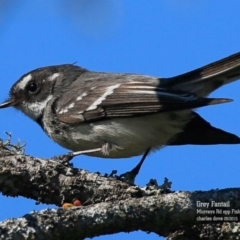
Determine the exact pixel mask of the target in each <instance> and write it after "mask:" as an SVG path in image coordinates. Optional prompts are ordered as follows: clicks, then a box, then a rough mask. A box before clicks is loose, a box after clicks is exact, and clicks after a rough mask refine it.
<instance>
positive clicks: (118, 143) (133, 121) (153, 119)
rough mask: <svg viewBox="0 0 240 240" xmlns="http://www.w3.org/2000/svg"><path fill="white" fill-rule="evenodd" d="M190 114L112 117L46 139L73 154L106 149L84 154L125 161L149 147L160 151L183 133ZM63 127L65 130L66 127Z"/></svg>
mask: <svg viewBox="0 0 240 240" xmlns="http://www.w3.org/2000/svg"><path fill="white" fill-rule="evenodd" d="M190 119H191V111H189V110H184V111H176V112H164V113H158V114H152V115H147V116H142V117H132V118H114V119H109V120H104V121H98V122H94V123H88V124H79V125H77V126H71V127H69V128H68V129H67V130H64V131H63V130H62V131H60V133H59V134H57V135H56V134H51V133H50V134H49V132H48V134H49V136H50V137H51V138H52V139H53V140H54V141H56V142H57V143H59V144H60V145H61V146H63V147H65V148H68V149H70V150H72V151H84V150H89V149H95V148H101V147H103V146H104V145H105V144H108V146H109V152H108V153H106V152H103V151H98V152H93V153H87V155H90V156H96V157H103V158H127V157H132V156H137V155H141V154H143V153H144V152H145V151H146V150H147V149H148V148H151V149H153V150H154V149H159V148H161V147H162V146H164V145H166V144H167V143H169V142H170V141H171V140H172V139H174V136H176V134H178V133H180V132H181V131H182V130H183V127H184V126H185V124H186V123H187V122H188V121H189V120H190ZM65 128H66V127H65Z"/></svg>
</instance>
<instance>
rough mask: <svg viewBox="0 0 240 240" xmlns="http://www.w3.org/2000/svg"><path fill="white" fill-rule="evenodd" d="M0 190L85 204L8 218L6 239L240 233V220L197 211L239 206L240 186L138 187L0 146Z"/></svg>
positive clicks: (3, 230)
mask: <svg viewBox="0 0 240 240" xmlns="http://www.w3.org/2000/svg"><path fill="white" fill-rule="evenodd" d="M0 191H1V192H2V193H3V194H4V195H8V196H18V195H21V196H23V197H26V198H32V199H34V200H36V201H39V202H42V203H48V204H56V205H57V206H60V205H61V204H62V203H63V202H66V201H71V200H72V199H73V198H78V199H79V200H81V202H82V203H85V204H84V206H81V207H74V208H70V209H67V210H64V209H61V208H59V209H53V210H44V211H40V212H33V213H30V214H27V215H25V216H24V217H22V218H19V219H11V220H6V221H4V222H2V223H0V235H1V236H2V237H4V239H26V238H29V239H46V238H47V239H58V238H59V236H61V239H83V238H86V237H94V236H99V235H103V234H113V233H117V232H130V231H134V230H142V231H145V232H155V233H156V234H159V235H161V236H165V237H167V236H168V237H169V239H200V237H201V239H204V238H205V239H217V238H218V239H230V237H231V239H236V238H235V237H237V236H238V237H239V235H240V233H239V232H240V226H239V225H240V223H235V222H231V223H228V222H223V221H220V222H217V223H215V222H214V221H210V222H206V221H203V222H202V221H199V220H197V217H198V215H197V214H196V213H197V210H198V209H199V207H198V206H197V202H198V201H199V202H211V201H216V202H227V201H231V209H236V210H237V209H240V201H239V199H240V189H225V190H211V191H206V192H202V191H198V192H192V193H191V192H176V193H168V194H163V193H162V190H161V188H159V187H157V186H147V187H144V188H140V187H138V186H133V185H130V184H127V183H124V182H122V181H119V180H117V179H115V178H110V177H104V176H101V175H100V174H98V173H90V172H88V171H85V170H82V169H76V168H72V167H71V165H68V164H67V165H66V164H65V165H64V164H62V163H60V162H58V161H56V158H54V159H51V160H46V159H40V158H34V157H31V156H26V155H23V154H14V153H12V152H10V151H9V150H8V149H6V147H4V146H2V147H1V146H0ZM213 208H214V207H212V209H213ZM209 209H211V208H209ZM219 216H223V217H224V216H225V215H224V214H222V215H219ZM237 216H238V215H236V217H237ZM239 219H240V218H239ZM237 221H238V220H237Z"/></svg>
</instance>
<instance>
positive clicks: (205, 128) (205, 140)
mask: <svg viewBox="0 0 240 240" xmlns="http://www.w3.org/2000/svg"><path fill="white" fill-rule="evenodd" d="M192 114H193V115H192V119H191V120H190V121H189V122H188V123H187V124H186V126H185V127H184V129H183V131H182V132H181V133H179V134H178V135H177V136H176V137H174V139H172V141H171V142H170V143H169V144H168V145H185V144H193V145H212V144H240V138H239V137H238V136H236V135H234V134H232V133H229V132H226V131H223V130H222V129H219V128H215V127H213V126H212V125H211V124H210V123H208V122H207V121H206V120H204V119H203V118H202V117H200V116H199V115H198V114H197V113H195V112H193V113H192Z"/></svg>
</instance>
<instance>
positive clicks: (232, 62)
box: [161, 52, 240, 97]
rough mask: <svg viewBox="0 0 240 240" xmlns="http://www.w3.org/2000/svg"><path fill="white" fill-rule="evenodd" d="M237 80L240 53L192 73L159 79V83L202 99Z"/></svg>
mask: <svg viewBox="0 0 240 240" xmlns="http://www.w3.org/2000/svg"><path fill="white" fill-rule="evenodd" d="M239 78H240V52H238V53H236V54H233V55H231V56H229V57H226V58H223V59H221V60H219V61H216V62H213V63H210V64H208V65H206V66H204V67H201V68H198V69H195V70H193V71H190V72H187V73H184V74H181V75H178V76H175V77H171V78H165V79H161V83H162V84H163V85H164V87H168V88H172V89H176V90H182V91H186V92H191V93H195V94H196V95H197V96H201V97H204V96H207V95H209V94H210V93H211V92H213V91H214V90H216V89H217V88H219V87H221V86H222V85H225V84H228V83H231V82H233V81H236V80H237V79H239ZM163 85H162V86H163Z"/></svg>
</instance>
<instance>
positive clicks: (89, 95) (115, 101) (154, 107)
mask: <svg viewBox="0 0 240 240" xmlns="http://www.w3.org/2000/svg"><path fill="white" fill-rule="evenodd" d="M124 76H126V75H124ZM124 76H123V77H124ZM127 77H128V78H129V75H128V76H127ZM118 78H119V76H118ZM93 82H94V83H95V85H93V86H91V87H90V86H89V87H88V88H86V87H85V88H84V89H81V92H78V91H77V90H76V91H72V94H71V95H70V96H68V95H69V94H68V93H65V94H62V96H61V97H60V98H59V99H58V100H57V101H56V114H57V117H58V119H59V120H60V121H62V122H65V123H79V122H91V121H97V120H103V119H104V118H117V117H134V116H139V115H146V114H153V113H158V112H166V111H177V110H184V109H192V108H197V107H201V106H206V105H210V104H218V103H224V102H228V101H231V100H229V99H221V98H219V99H217V98H202V97H197V96H196V95H195V94H193V93H188V92H183V91H176V90H168V89H164V88H161V87H160V86H156V85H154V84H152V83H151V82H150V81H149V82H148V81H146V82H142V81H136V80H135V81H124V80H123V79H121V81H116V82H114V81H112V84H109V83H107V84H106V81H99V82H98V81H97V84H96V81H93ZM85 86H86V84H85ZM66 94H67V95H66ZM63 99H64V100H63Z"/></svg>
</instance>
